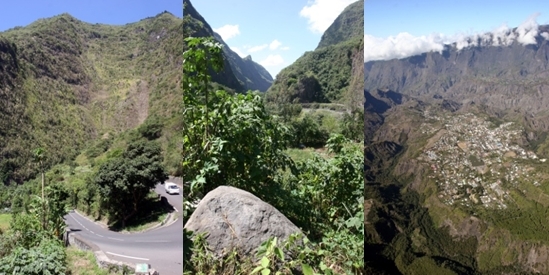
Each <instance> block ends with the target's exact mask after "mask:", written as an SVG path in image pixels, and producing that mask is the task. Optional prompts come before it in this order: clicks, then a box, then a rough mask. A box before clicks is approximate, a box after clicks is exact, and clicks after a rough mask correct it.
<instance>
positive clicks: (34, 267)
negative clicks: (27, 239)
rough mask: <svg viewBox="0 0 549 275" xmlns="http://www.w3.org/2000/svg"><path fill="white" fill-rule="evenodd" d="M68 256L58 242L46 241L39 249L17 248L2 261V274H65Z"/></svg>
mask: <svg viewBox="0 0 549 275" xmlns="http://www.w3.org/2000/svg"><path fill="white" fill-rule="evenodd" d="M66 265H67V255H66V253H65V249H64V247H63V246H62V244H61V243H60V242H59V241H57V240H52V239H44V240H42V241H41V242H40V244H39V245H38V246H37V247H31V248H28V249H27V248H24V247H21V246H19V247H17V248H15V249H14V250H13V251H12V252H11V254H9V255H8V256H6V257H3V258H1V259H0V274H26V275H43V274H51V275H54V274H65V270H66Z"/></svg>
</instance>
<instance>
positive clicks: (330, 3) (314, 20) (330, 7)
mask: <svg viewBox="0 0 549 275" xmlns="http://www.w3.org/2000/svg"><path fill="white" fill-rule="evenodd" d="M355 1H356V0H309V1H308V3H307V5H306V6H305V7H303V9H301V11H300V12H299V15H300V16H302V17H305V18H307V19H308V21H309V29H310V30H311V31H312V32H314V33H324V31H326V29H328V27H329V26H330V25H331V24H332V23H333V22H334V20H335V19H336V18H337V16H338V15H339V14H340V13H341V12H342V11H343V10H344V9H345V8H346V7H347V6H348V5H350V4H351V3H353V2H355Z"/></svg>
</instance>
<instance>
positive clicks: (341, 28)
mask: <svg viewBox="0 0 549 275" xmlns="http://www.w3.org/2000/svg"><path fill="white" fill-rule="evenodd" d="M363 35H364V1H362V0H359V1H356V2H354V3H352V4H350V5H349V6H347V7H346V8H345V9H344V10H343V11H342V12H341V14H340V15H339V16H338V17H337V18H336V19H335V20H334V22H333V23H332V24H331V25H330V27H328V29H327V30H326V31H325V32H324V34H323V35H322V38H321V39H320V43H318V47H317V49H319V48H322V47H326V46H330V45H335V44H338V43H340V42H342V41H345V40H349V39H351V38H353V37H362V36H363Z"/></svg>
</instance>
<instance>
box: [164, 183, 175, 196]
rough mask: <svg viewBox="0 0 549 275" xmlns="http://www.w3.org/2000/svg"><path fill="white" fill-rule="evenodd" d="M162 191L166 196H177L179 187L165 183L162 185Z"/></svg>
mask: <svg viewBox="0 0 549 275" xmlns="http://www.w3.org/2000/svg"><path fill="white" fill-rule="evenodd" d="M164 190H166V193H168V194H179V186H177V184H175V183H173V182H166V183H165V184H164Z"/></svg>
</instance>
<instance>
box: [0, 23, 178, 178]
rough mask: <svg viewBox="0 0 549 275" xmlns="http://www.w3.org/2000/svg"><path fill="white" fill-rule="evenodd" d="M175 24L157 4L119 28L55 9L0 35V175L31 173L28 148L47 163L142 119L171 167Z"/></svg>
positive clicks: (174, 161)
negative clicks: (41, 152) (38, 152)
mask: <svg viewBox="0 0 549 275" xmlns="http://www.w3.org/2000/svg"><path fill="white" fill-rule="evenodd" d="M182 30H183V22H182V19H181V18H177V17H176V16H174V15H172V14H170V13H169V12H163V13H161V14H158V15H156V16H154V17H149V18H146V19H143V20H141V21H139V22H135V23H129V24H126V25H123V26H111V25H104V24H89V23H86V22H83V21H80V20H78V19H77V18H74V17H73V16H71V15H69V14H61V15H58V16H55V17H52V18H45V19H40V20H37V21H35V22H33V23H32V24H30V25H28V26H25V27H15V28H13V29H10V30H7V31H5V32H2V33H0V105H1V106H2V108H0V180H1V181H2V182H3V183H4V184H7V183H10V182H15V183H22V182H24V181H26V180H28V179H31V178H32V177H34V176H35V175H36V173H37V169H36V167H35V165H34V164H33V162H32V149H33V148H38V147H41V148H44V149H45V151H46V152H48V153H47V154H48V155H47V158H46V159H45V162H46V163H45V165H46V167H51V166H52V165H54V164H57V163H60V162H65V161H71V160H73V159H74V158H75V157H76V156H77V155H78V154H79V153H80V152H81V150H83V149H86V148H89V147H93V146H90V145H91V144H93V141H96V140H99V141H103V145H105V144H109V143H110V142H111V141H112V137H114V136H116V135H118V134H119V133H122V132H124V131H126V130H129V129H134V128H136V127H138V126H139V125H143V123H144V125H145V126H147V125H148V126H147V127H145V128H148V129H149V130H152V131H154V132H155V133H156V134H158V137H159V140H160V141H161V144H162V149H163V152H164V155H165V164H166V165H167V167H169V170H170V173H172V174H177V173H178V171H177V167H178V162H179V159H180V158H181V156H180V153H177V152H178V150H179V152H180V151H181V149H180V148H181V138H179V139H178V138H175V137H176V136H179V137H180V136H182V135H181V134H180V131H181V130H182V127H181V121H180V120H178V119H177V118H178V116H179V117H180V116H181V114H180V112H181V108H180V104H181V100H180V97H181V91H180V85H181V84H180V81H181V66H182V53H183V46H182V43H183V42H182ZM149 126H150V127H149ZM107 148H108V146H106V148H103V149H104V150H106V149H107ZM178 148H179V149H178ZM103 149H102V150H103Z"/></svg>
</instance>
